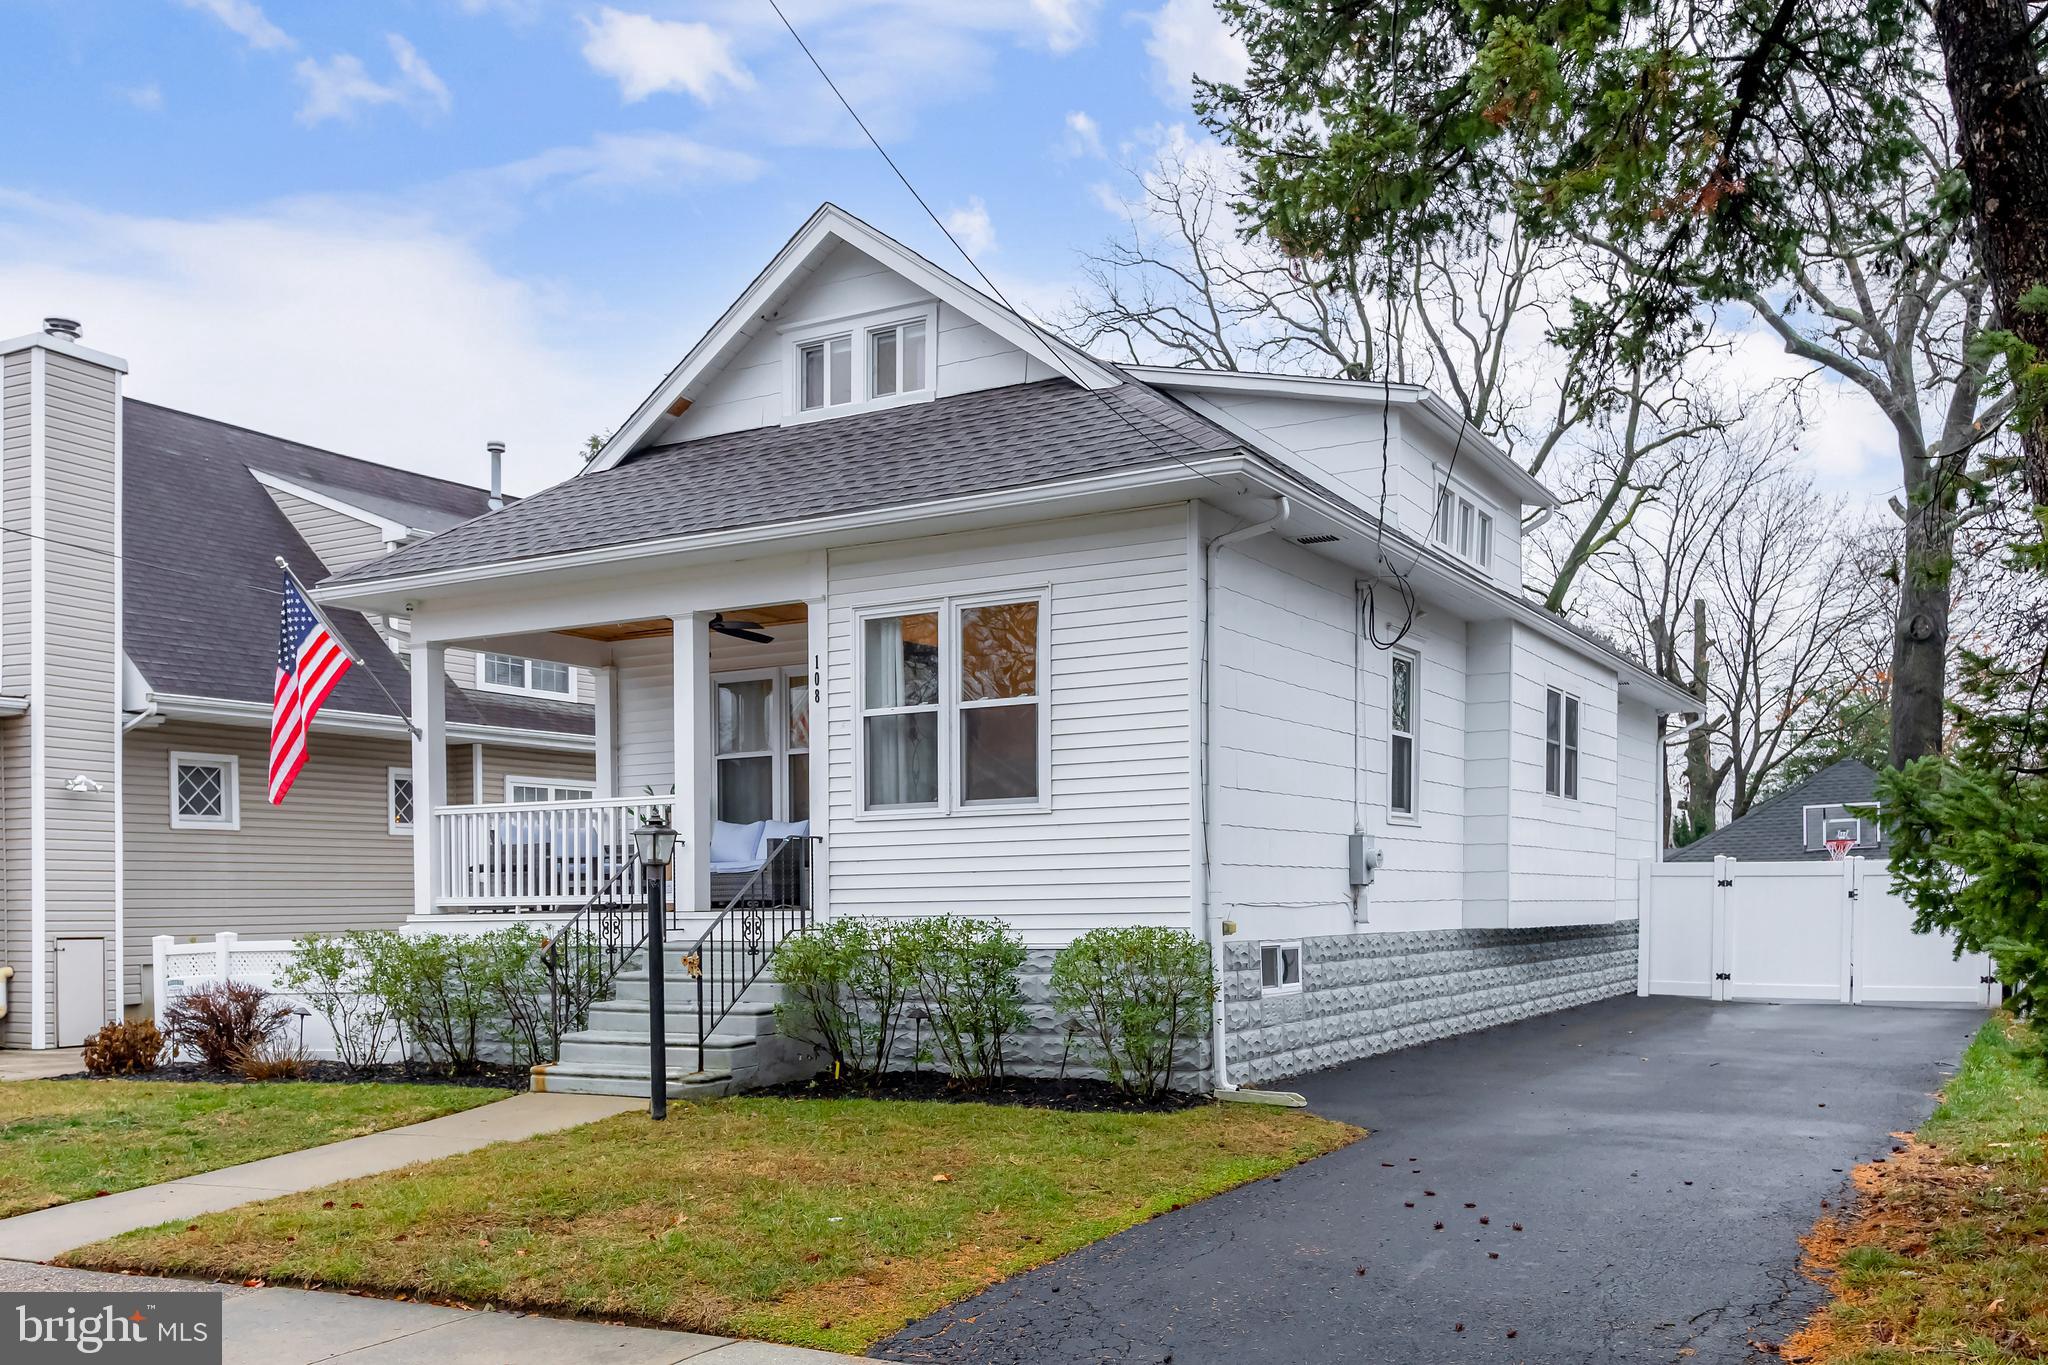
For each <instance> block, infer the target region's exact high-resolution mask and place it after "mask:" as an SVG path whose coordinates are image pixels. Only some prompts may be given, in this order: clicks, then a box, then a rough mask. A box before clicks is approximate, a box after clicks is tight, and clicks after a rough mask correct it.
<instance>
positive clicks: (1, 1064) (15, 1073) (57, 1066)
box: [0, 1047, 85, 1081]
mask: <svg viewBox="0 0 2048 1365" xmlns="http://www.w3.org/2000/svg"><path fill="white" fill-rule="evenodd" d="M83 1070H85V1049H84V1048H81V1047H46V1048H44V1049H43V1050H42V1051H40V1052H34V1051H31V1050H29V1049H28V1048H22V1047H10V1048H0V1081H44V1080H48V1079H49V1078H50V1077H52V1076H69V1075H72V1074H73V1073H75V1072H79V1071H83Z"/></svg>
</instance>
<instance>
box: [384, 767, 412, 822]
mask: <svg viewBox="0 0 2048 1365" xmlns="http://www.w3.org/2000/svg"><path fill="white" fill-rule="evenodd" d="M385 784H386V790H385V794H384V795H385V816H386V818H387V819H388V820H389V821H390V826H391V832H392V833H393V834H410V833H412V830H413V785H412V769H410V768H392V769H390V770H389V771H388V772H387V773H386V774H385Z"/></svg>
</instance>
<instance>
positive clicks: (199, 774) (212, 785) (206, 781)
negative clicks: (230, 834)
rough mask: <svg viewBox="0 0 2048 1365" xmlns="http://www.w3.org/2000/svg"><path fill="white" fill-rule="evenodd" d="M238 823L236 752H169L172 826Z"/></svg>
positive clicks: (229, 825) (231, 826)
mask: <svg viewBox="0 0 2048 1365" xmlns="http://www.w3.org/2000/svg"><path fill="white" fill-rule="evenodd" d="M241 827H242V797H241V764H240V762H239V761H238V760H237V759H236V758H235V756H234V755H233V754H179V753H174V754H172V755H171V828H172V829H240V828H241Z"/></svg>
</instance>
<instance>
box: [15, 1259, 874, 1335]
mask: <svg viewBox="0 0 2048 1365" xmlns="http://www.w3.org/2000/svg"><path fill="white" fill-rule="evenodd" d="M0 1226H4V1225H0ZM195 1290H218V1291H219V1292H220V1294H221V1299H222V1302H221V1336H222V1338H223V1340H222V1347H223V1365H315V1362H319V1361H333V1360H338V1361H345V1362H348V1365H529V1362H530V1365H557V1363H558V1362H562V1361H577V1362H583V1361H603V1362H606V1365H675V1363H676V1362H678V1361H688V1362H690V1365H829V1362H832V1361H844V1360H845V1359H846V1357H845V1356H842V1355H836V1354H834V1353H832V1352H830V1351H812V1350H806V1349H804V1348H803V1347H800V1346H775V1345H771V1344H770V1343H768V1342H765V1341H731V1340H728V1339H727V1338H725V1337H707V1336H699V1335H698V1334H697V1333H695V1332H660V1331H654V1330H652V1329H650V1328H645V1327H610V1326H606V1325H605V1324H603V1323H598V1322H581V1321H575V1320H571V1319H566V1318H541V1317H532V1316H528V1315H522V1314H518V1313H476V1312H465V1311H464V1310H462V1309H459V1308H437V1307H435V1306H433V1305H431V1304H424V1303H395V1302H393V1301H391V1300H389V1299H364V1298H357V1297H355V1296H353V1295H349V1294H323V1293H319V1292H316V1291H314V1290H307V1289H270V1288H264V1289H248V1288H244V1287H243V1286H241V1285H211V1284H201V1283H199V1282H198V1281H194V1280H167V1279H156V1278H150V1277H146V1276H139V1275H103V1274H100V1273H99V1272H97V1271H92V1270H66V1269H62V1268H59V1267H57V1266H45V1265H24V1264H20V1263H16V1262H10V1261H0V1292H6V1293H24V1292H30V1291H57V1292H63V1293H76V1294H90V1293H96V1292H97V1293H107V1294H120V1295H132V1294H148V1293H163V1294H170V1293H190V1292H193V1291H195ZM4 1340H5V1338H4V1337H0V1342H4Z"/></svg>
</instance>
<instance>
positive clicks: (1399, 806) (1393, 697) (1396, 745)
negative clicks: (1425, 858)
mask: <svg viewBox="0 0 2048 1365" xmlns="http://www.w3.org/2000/svg"><path fill="white" fill-rule="evenodd" d="M1420 673H1421V662H1420V660H1418V659H1417V658H1416V657H1415V656H1414V655H1413V654H1409V653H1407V652H1405V651H1403V652H1399V653H1395V654H1391V655H1389V656H1388V672H1387V692H1388V696H1387V810H1388V812H1389V813H1390V814H1393V815H1397V816H1405V817H1407V818H1410V819H1413V818H1414V816H1415V807H1416V791H1415V786H1416V752H1415V749H1416V709H1417V699H1416V695H1415V689H1416V684H1417V682H1418V678H1419V674H1420Z"/></svg>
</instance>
